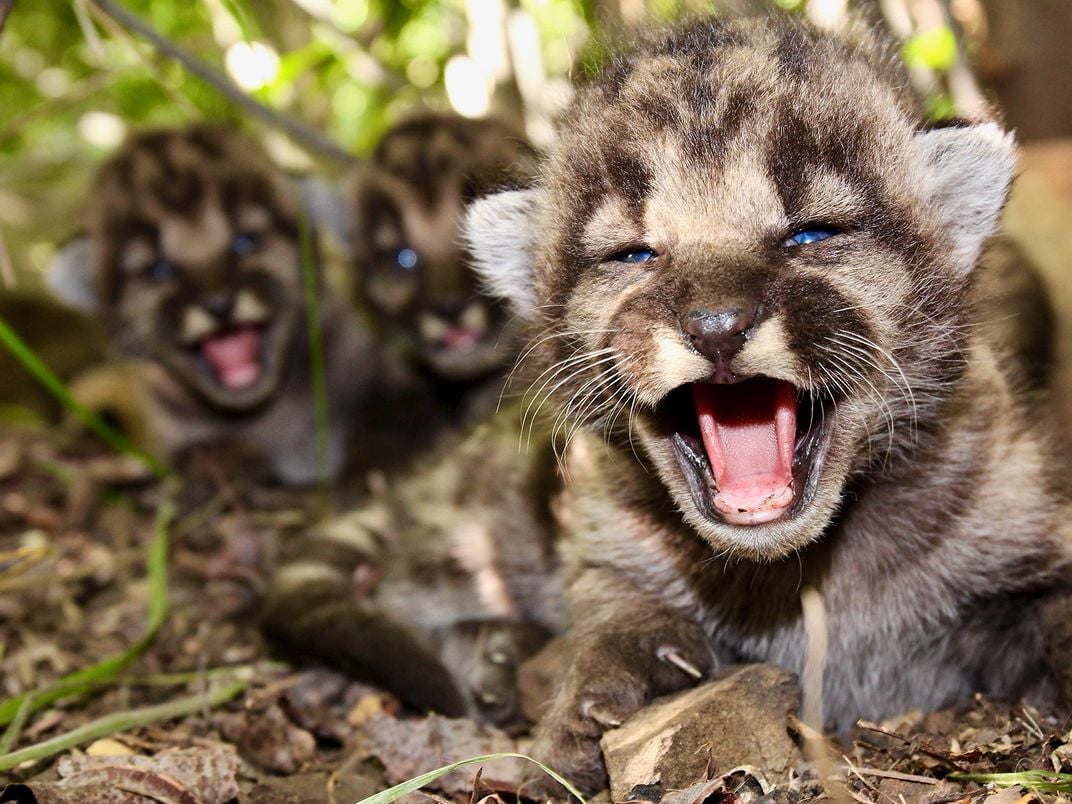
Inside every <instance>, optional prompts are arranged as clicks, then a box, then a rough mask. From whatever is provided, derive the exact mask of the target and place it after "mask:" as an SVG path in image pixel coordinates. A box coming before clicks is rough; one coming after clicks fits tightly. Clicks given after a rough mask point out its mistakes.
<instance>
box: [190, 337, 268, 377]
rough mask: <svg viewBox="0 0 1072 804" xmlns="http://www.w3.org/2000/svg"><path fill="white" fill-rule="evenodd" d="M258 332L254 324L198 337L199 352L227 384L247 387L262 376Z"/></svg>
mask: <svg viewBox="0 0 1072 804" xmlns="http://www.w3.org/2000/svg"><path fill="white" fill-rule="evenodd" d="M260 351H261V336H260V333H259V332H257V330H256V329H255V328H253V327H243V328H242V329H239V330H235V331H234V332H228V333H226V334H224V335H215V336H213V337H211V338H205V340H203V341H201V356H202V357H204V358H205V360H207V361H208V362H209V364H210V365H211V366H212V368H213V369H215V371H216V376H217V377H218V378H219V381H220V383H221V384H222V385H224V386H225V387H227V388H234V389H238V388H246V387H248V386H250V385H253V383H255V382H256V381H257V380H258V379H260V376H261V363H260Z"/></svg>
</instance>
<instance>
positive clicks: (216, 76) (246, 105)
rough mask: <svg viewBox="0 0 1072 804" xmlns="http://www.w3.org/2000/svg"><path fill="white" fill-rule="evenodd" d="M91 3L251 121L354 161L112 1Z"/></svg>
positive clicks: (333, 156)
mask: <svg viewBox="0 0 1072 804" xmlns="http://www.w3.org/2000/svg"><path fill="white" fill-rule="evenodd" d="M91 2H92V3H93V5H95V6H96V7H97V8H99V9H100V10H101V11H102V12H104V13H105V14H107V15H108V16H109V17H111V18H112V19H114V20H115V21H116V22H118V23H119V24H120V25H122V26H123V27H125V28H128V29H130V30H131V31H134V32H135V33H136V34H138V35H139V36H141V37H143V38H145V39H147V40H148V41H149V42H150V43H152V45H153V47H155V48H156V49H157V50H159V51H160V52H161V53H163V54H164V55H166V56H169V57H171V58H173V59H175V60H176V61H177V62H179V63H180V64H181V65H182V66H183V67H185V68H186V69H187V70H189V71H190V72H191V73H192V74H193V75H196V76H197V77H198V78H200V79H201V80H202V81H204V82H205V83H206V84H208V85H210V86H211V87H213V88H214V89H216V90H217V91H218V92H220V93H222V94H223V95H226V96H227V97H228V98H230V99H231V100H232V101H234V102H235V103H236V104H238V105H239V106H241V107H242V108H243V109H245V110H246V111H247V112H249V113H250V114H252V115H253V116H254V117H257V118H260V119H261V120H262V121H264V122H265V123H267V124H268V125H270V126H273V127H275V128H278V129H280V130H281V131H283V132H285V133H286V135H287V136H288V137H290V138H291V139H293V140H294V141H295V142H296V143H298V144H300V145H301V146H302V147H303V148H306V149H308V150H310V151H314V152H316V153H319V154H322V155H323V156H326V157H328V158H330V159H334V160H336V161H338V162H342V163H344V164H350V163H352V162H354V161H355V159H354V156H353V155H352V154H350V153H347V152H346V151H344V150H343V149H342V148H340V147H339V146H338V145H336V144H335V143H333V142H331V141H330V140H329V139H328V138H327V137H325V136H324V135H322V134H321V133H320V132H318V131H316V130H315V129H313V128H312V127H310V126H307V125H306V124H305V123H302V122H301V121H299V120H295V119H293V118H291V117H287V116H286V115H283V114H281V113H280V112H278V111H276V110H275V109H271V108H269V107H267V106H265V105H264V104H263V103H260V102H259V101H256V100H254V99H253V98H251V97H250V96H249V95H247V94H246V93H245V92H243V91H242V90H241V89H239V88H238V86H237V85H236V84H235V83H234V82H232V81H231V80H230V79H229V78H228V77H227V76H226V75H224V74H223V73H221V72H219V71H218V70H215V69H213V68H212V67H209V66H208V65H207V64H204V63H203V62H201V61H200V60H198V59H196V58H194V57H193V56H191V55H190V54H189V53H187V52H186V51H185V50H183V49H182V48H180V47H179V46H178V45H176V44H175V43H174V42H172V41H171V40H170V39H167V38H166V37H164V36H162V35H161V34H160V33H158V32H157V31H156V30H155V29H154V28H152V27H151V26H149V25H147V24H146V23H145V22H143V21H142V20H141V19H139V18H138V17H136V16H135V15H133V14H131V13H130V12H129V11H127V10H126V9H125V8H123V7H122V6H120V5H119V4H118V3H114V2H112V0H91Z"/></svg>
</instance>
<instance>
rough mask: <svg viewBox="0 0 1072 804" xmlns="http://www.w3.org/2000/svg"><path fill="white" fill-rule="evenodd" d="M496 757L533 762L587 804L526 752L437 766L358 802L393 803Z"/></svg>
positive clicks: (365, 803)
mask: <svg viewBox="0 0 1072 804" xmlns="http://www.w3.org/2000/svg"><path fill="white" fill-rule="evenodd" d="M494 759H523V760H525V761H526V762H531V763H532V764H533V765H536V766H538V767H539V768H540V770H542V771H543V772H544V773H546V774H547V775H548V776H550V777H551V778H552V779H554V780H555V781H556V782H558V783H559V784H560V785H562V786H563V787H564V788H566V789H567V790H568V791H569V792H570V794H571V795H572V796H574V797H575V798H576V799H577V800H578V801H579V802H580V804H587V803H586V802H585V799H584V796H582V795H581V794H580V793H579V792H578V791H577V788H575V787H574V786H573V785H571V784H570V783H569V782H567V781H566V780H565V779H563V778H562V777H561V776H559V775H558V774H557V773H555V772H554V771H553V770H551V769H550V768H549V767H547V766H546V765H544V764H543V763H542V762H538V761H537V760H535V759H533V758H532V757H529V756H525V755H524V754H509V753H506V754H485V755H484V756H479V757H470V758H469V759H462V760H459V761H458V762H452V763H451V764H450V765H444V766H443V767H442V768H436V769H435V770H432V771H428V773H422V774H421V775H420V776H415V777H414V778H412V779H410V780H408V781H405V782H402V783H401V784H396V785H395V786H394V787H390V788H388V789H387V790H384V791H383V792H381V793H377V794H376V795H374V796H369V797H368V798H364V799H361V801H359V802H357V804H392V802H394V801H398V799H400V798H402V796H406V795H409V794H410V793H413V792H416V791H417V790H420V789H421V788H422V787H424V786H425V785H426V784H429V783H431V782H434V781H435V780H436V779H438V778H439V777H441V776H446V775H447V774H448V773H450V772H451V771H456V770H458V769H459V768H465V767H468V766H469V765H480V764H482V763H484V762H490V761H492V760H494Z"/></svg>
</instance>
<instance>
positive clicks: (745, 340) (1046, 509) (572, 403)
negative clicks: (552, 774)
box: [468, 18, 1072, 789]
mask: <svg viewBox="0 0 1072 804" xmlns="http://www.w3.org/2000/svg"><path fill="white" fill-rule="evenodd" d="M1014 161H1015V145H1014V143H1013V141H1012V138H1011V136H1010V135H1008V134H1006V133H1005V132H1003V131H1002V130H1001V128H1000V127H999V126H998V125H997V124H995V123H994V122H990V121H985V120H983V121H975V122H962V123H957V124H954V125H951V126H947V127H944V128H932V127H929V126H928V125H927V124H926V123H925V121H924V120H923V119H921V117H920V116H919V114H918V113H917V111H916V109H915V105H914V103H913V101H912V98H911V95H910V93H909V92H908V90H907V89H906V87H905V86H904V85H903V83H902V82H901V81H900V78H899V77H898V74H897V72H896V71H895V70H892V69H890V60H889V59H888V58H887V57H886V56H885V55H884V51H883V50H882V48H880V47H876V46H874V45H871V44H868V43H863V42H860V41H853V40H851V39H846V38H832V37H830V36H828V35H826V34H823V33H820V32H818V31H816V30H814V29H812V28H809V27H807V26H805V25H803V24H800V23H796V22H792V21H786V20H781V19H777V18H775V19H767V20H725V19H701V20H696V21H693V22H691V23H689V24H685V25H683V26H681V27H679V28H677V29H674V30H672V31H670V32H663V33H659V34H657V35H653V36H652V37H651V38H650V39H649V40H647V41H646V42H643V43H641V44H640V45H639V46H638V47H637V48H636V49H634V50H633V51H632V52H631V53H629V54H627V55H626V56H624V57H622V58H620V59H618V60H616V61H615V62H614V63H613V64H612V65H611V66H610V67H609V68H608V69H607V70H606V72H605V73H604V74H603V75H602V77H600V78H599V79H597V80H595V81H594V82H592V83H591V84H590V85H587V86H583V87H580V88H579V91H578V97H577V99H576V101H575V102H574V104H573V106H572V109H571V111H570V112H569V114H568V115H567V118H566V120H565V122H564V125H563V129H562V133H561V138H560V140H559V142H558V144H557V146H556V147H555V149H554V151H553V153H552V154H551V156H550V158H549V160H548V162H547V164H546V166H545V168H544V170H543V172H542V174H541V176H540V178H539V181H537V182H536V183H535V184H534V185H533V186H532V187H530V188H528V189H525V190H519V191H514V192H512V193H507V194H503V195H498V196H491V197H489V198H487V199H484V200H482V201H480V202H478V203H477V204H476V205H475V206H474V208H473V210H472V212H471V213H470V215H469V218H468V237H469V242H470V247H471V248H472V250H473V251H474V253H475V255H476V258H477V260H478V263H479V266H480V270H481V271H482V272H483V273H484V274H485V275H486V277H487V281H488V283H489V285H490V286H491V287H494V288H497V289H499V290H500V291H504V292H506V293H507V294H508V295H509V297H510V299H511V301H512V304H513V306H514V308H515V310H517V311H518V312H519V313H520V314H522V315H524V316H526V317H527V319H528V322H529V325H530V328H531V332H532V333H533V347H532V352H531V356H530V358H529V360H530V361H532V362H534V363H535V364H536V365H537V368H538V369H539V370H542V371H543V372H544V374H543V375H542V376H543V377H544V380H543V381H542V385H540V386H539V388H538V390H540V391H542V392H543V393H545V394H549V395H550V396H551V397H552V398H553V404H554V405H555V406H556V407H557V409H558V412H559V415H560V416H561V417H562V419H563V420H564V421H566V422H568V425H567V427H568V428H569V429H570V431H571V432H572V431H578V435H577V438H576V441H575V444H577V445H579V446H581V447H584V452H585V454H586V455H587V458H586V459H585V460H584V461H581V462H576V461H572V459H570V458H569V457H568V456H567V469H568V471H569V475H570V476H571V478H572V479H573V480H574V482H575V484H576V493H575V497H576V508H575V510H574V511H573V520H574V524H573V526H572V527H571V529H570V537H571V541H572V543H573V544H574V545H575V547H576V549H577V550H578V552H579V554H580V555H581V556H582V558H583V560H582V561H581V562H580V564H579V566H578V568H577V570H576V572H574V573H573V574H572V577H571V579H570V587H569V598H570V610H571V612H572V623H571V632H570V636H569V639H570V640H571V646H570V650H569V651H568V653H569V655H571V656H572V657H574V658H573V661H572V666H571V668H570V669H569V671H568V672H567V674H566V676H565V680H564V681H563V684H562V688H561V690H560V692H559V695H558V696H557V697H556V698H555V701H554V703H553V705H552V707H551V709H550V711H549V712H548V714H547V716H546V718H545V719H544V721H543V723H542V724H541V727H540V731H539V738H538V740H537V743H536V747H535V749H534V751H535V753H536V754H537V755H538V756H539V757H540V758H541V759H543V760H545V761H547V762H548V763H549V764H550V765H551V766H552V767H554V768H556V769H557V770H558V771H559V772H561V773H563V774H565V775H566V776H568V777H570V778H572V779H574V780H576V781H578V782H580V783H581V784H582V785H583V786H584V787H586V788H589V789H597V788H598V787H599V786H600V785H601V784H602V783H603V782H605V772H604V770H603V767H602V762H601V760H600V756H599V748H598V740H599V735H600V734H601V732H602V731H603V730H604V729H605V728H607V727H608V726H611V725H613V724H615V723H617V722H620V721H621V720H623V719H624V718H625V717H627V716H628V715H630V714H632V713H633V712H634V711H636V710H637V709H638V708H640V707H641V706H642V705H643V704H644V703H645V701H647V700H649V699H650V698H651V697H653V696H655V695H659V694H665V693H668V692H671V691H674V690H676V689H680V688H682V687H684V686H686V685H687V684H689V683H691V682H692V681H693V677H692V675H691V673H692V671H697V672H698V673H699V674H701V675H709V674H710V673H712V672H714V671H715V670H716V669H717V668H718V667H720V666H723V665H725V664H726V663H729V662H736V661H771V662H775V663H778V664H781V665H783V666H785V667H788V668H790V669H793V670H796V671H800V670H801V668H802V666H803V661H804V654H805V649H806V645H805V636H804V631H803V625H802V621H801V609H800V592H801V590H802V589H803V588H804V587H806V586H811V587H813V588H815V589H816V590H818V592H819V593H820V595H821V596H822V598H823V600H824V603H825V607H826V619H827V625H828V628H829V649H828V654H827V664H826V670H825V674H824V677H823V693H824V704H825V712H824V714H825V717H826V718H827V720H828V725H830V726H833V727H835V728H839V729H840V728H845V727H847V726H849V725H851V724H852V723H853V722H854V720H855V719H856V718H859V717H867V718H880V717H884V716H887V715H892V714H894V713H897V712H901V711H905V710H908V709H911V708H914V707H920V708H923V709H933V708H937V707H940V706H943V705H945V704H948V703H950V702H951V701H954V700H957V699H959V698H963V697H964V696H966V695H968V694H970V693H971V692H973V691H976V690H980V691H984V692H987V693H990V694H994V695H1003V696H1012V697H1016V696H1020V695H1030V696H1033V697H1034V698H1035V699H1037V700H1039V701H1051V700H1052V698H1051V695H1052V693H1053V690H1054V686H1053V676H1052V673H1051V670H1050V668H1049V667H1048V666H1047V665H1046V662H1045V659H1044V651H1043V643H1044V641H1045V640H1044V633H1043V631H1042V627H1041V624H1040V618H1039V614H1038V612H1039V606H1040V601H1041V600H1043V599H1044V598H1045V597H1046V596H1047V595H1049V594H1050V593H1051V591H1052V590H1053V589H1054V588H1056V587H1058V586H1061V585H1064V584H1067V583H1068V581H1069V579H1070V577H1072V576H1070V561H1072V539H1070V534H1069V526H1068V521H1069V517H1068V513H1069V510H1068V506H1067V497H1066V493H1065V491H1064V489H1063V488H1062V485H1063V484H1062V483H1061V482H1059V479H1058V478H1057V477H1056V476H1055V473H1054V466H1055V461H1054V460H1053V456H1052V453H1051V451H1050V447H1049V440H1050V433H1049V432H1048V431H1047V430H1046V426H1045V422H1044V421H1041V420H1042V419H1044V417H1042V416H1034V417H1029V416H1028V415H1027V412H1026V411H1025V410H1024V408H1023V407H1022V397H1020V396H1018V395H1017V394H1016V393H1014V389H1013V386H1012V385H1011V383H1010V380H1009V376H1008V373H1007V371H1006V368H1005V363H1003V361H1002V360H1001V359H999V357H998V356H997V355H996V353H995V349H994V345H993V343H992V342H991V340H989V336H988V335H987V331H986V330H985V329H980V328H979V327H978V323H979V320H980V318H979V317H980V313H979V312H978V309H979V306H978V305H977V304H976V303H975V300H976V293H977V288H976V276H977V272H976V265H977V262H978V260H979V256H980V252H981V251H982V249H983V247H984V244H985V242H986V240H987V238H988V237H989V236H990V235H991V233H992V232H993V230H994V228H995V225H996V221H997V218H998V215H999V213H1000V211H1001V208H1002V206H1003V204H1004V202H1005V198H1006V193H1007V189H1008V186H1009V183H1010V181H1011V179H1012V171H1013V165H1014ZM816 227H821V228H823V229H824V230H827V231H831V232H833V236H831V237H829V238H827V239H824V240H821V241H820V242H815V243H812V244H810V245H807V246H800V247H797V248H791V247H788V246H787V245H786V243H787V239H788V238H790V237H791V236H792V235H793V234H794V233H795V232H799V231H803V230H808V229H814V228H816ZM638 250H641V251H643V250H649V251H650V252H652V253H653V255H654V257H653V259H650V260H647V261H629V260H623V259H622V258H621V255H623V254H626V253H635V252H637V251H638ZM737 310H747V311H750V313H749V314H750V315H752V314H754V316H755V318H754V320H753V321H752V323H751V324H750V325H749V326H748V329H747V330H742V331H741V332H738V333H735V337H738V338H739V340H740V341H741V342H742V343H741V344H740V348H739V351H734V352H732V354H730V356H728V357H722V356H721V353H719V355H717V356H712V354H705V353H704V352H702V351H701V350H700V349H699V348H698V347H697V346H696V343H697V341H696V340H695V339H694V338H690V336H689V335H688V333H687V331H686V325H687V322H688V321H690V320H691V319H692V317H693V316H694V315H695V314H696V313H698V312H700V313H704V314H705V315H706V314H707V312H708V311H737ZM983 314H985V310H984V312H983ZM756 377H767V378H774V379H776V380H780V381H784V382H787V383H790V384H791V385H792V386H793V387H795V388H796V391H797V394H798V399H799V400H801V402H802V403H803V404H804V407H803V408H801V410H800V411H799V412H798V428H799V429H798V432H799V433H801V435H800V436H799V437H798V442H797V444H796V445H795V447H794V450H795V451H794V463H793V467H794V469H793V471H794V474H793V477H792V484H793V485H792V494H793V500H794V502H793V505H792V506H791V507H789V508H788V509H786V510H785V511H784V512H783V513H782V514H781V515H779V516H778V517H777V518H775V519H773V520H771V521H767V522H765V523H761V524H741V523H740V522H738V521H736V520H734V518H733V517H729V516H728V515H727V514H724V513H722V511H721V509H717V508H715V507H714V506H713V505H712V504H711V500H712V496H711V495H712V494H716V493H717V492H718V489H717V488H716V489H714V490H713V491H712V490H711V489H710V488H709V486H710V481H709V480H708V481H706V485H705V479H704V476H703V474H702V471H701V470H698V469H696V468H695V466H694V465H693V463H692V462H690V458H689V456H688V454H686V453H684V452H683V451H682V449H681V448H680V446H679V445H680V444H681V443H684V441H683V436H681V434H682V432H683V429H682V428H683V427H684V426H685V425H682V424H681V421H682V419H681V418H680V417H681V416H682V415H684V417H685V418H686V419H687V418H688V417H689V416H693V417H695V413H694V412H693V411H692V408H691V403H690V400H689V397H688V393H687V391H688V389H689V388H690V387H691V385H692V384H694V383H720V384H723V387H725V388H730V386H727V385H725V384H726V383H737V382H745V381H749V380H750V379H751V378H756ZM766 382H769V381H766ZM683 390H684V391H685V392H686V395H685V397H684V398H682V391H683ZM731 390H732V388H731ZM692 421H693V422H695V418H693V420H692ZM815 428H818V429H817V430H816V429H815ZM599 440H602V441H603V442H604V443H603V445H601V446H597V445H596V444H595V443H593V442H598V441H599ZM802 445H803V446H802ZM703 460H706V459H705V458H696V459H695V461H703ZM1012 644H1015V645H1016V646H1017V648H1016V650H1014V651H1000V652H997V651H995V650H994V646H995V645H1012ZM682 668H687V669H688V670H689V672H684V671H683V670H682Z"/></svg>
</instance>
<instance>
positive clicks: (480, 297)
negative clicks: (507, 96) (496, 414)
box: [349, 114, 535, 424]
mask: <svg viewBox="0 0 1072 804" xmlns="http://www.w3.org/2000/svg"><path fill="white" fill-rule="evenodd" d="M534 164H535V152H534V151H533V149H532V148H531V147H530V146H529V145H528V143H527V142H526V141H525V140H524V138H523V137H522V136H521V135H520V134H518V133H517V132H516V131H514V130H513V129H512V128H511V127H510V126H507V125H506V124H504V123H501V122H498V121H494V120H468V119H466V118H463V117H459V116H456V115H441V114H424V115H420V116H416V117H413V118H411V119H409V120H406V121H404V122H402V123H400V124H398V125H397V126H395V127H394V128H392V129H391V130H390V131H388V132H387V134H386V135H384V137H383V139H382V140H381V141H380V143H379V144H378V145H377V146H376V149H375V151H374V152H373V153H372V155H371V156H370V157H369V158H368V160H367V161H366V162H365V163H363V164H362V165H361V167H360V168H359V169H358V172H357V174H356V176H355V177H354V181H353V189H352V195H351V201H350V206H351V209H352V212H351V216H352V223H351V226H350V232H349V240H350V242H351V248H352V250H353V255H354V263H355V267H356V269H357V273H356V283H355V292H356V295H357V301H358V303H359V304H361V305H362V306H365V307H367V308H368V309H369V310H370V311H371V312H372V313H373V315H374V317H375V319H376V320H377V322H378V323H379V324H380V325H381V326H382V327H383V328H384V330H385V332H386V333H387V334H388V335H389V336H391V337H393V338H396V339H398V340H400V341H401V342H402V344H403V346H404V348H405V350H406V352H407V353H408V355H409V357H410V358H411V360H412V361H413V362H414V363H415V364H416V365H418V366H420V367H421V368H422V369H423V371H424V372H425V373H426V375H427V376H428V378H429V380H430V383H431V385H432V386H433V392H434V393H435V394H436V395H437V396H438V398H439V400H440V402H441V404H442V405H443V406H444V407H445V408H446V409H447V410H448V412H449V414H450V415H451V416H452V417H453V418H454V419H455V420H456V421H457V422H459V423H463V424H464V423H473V422H477V421H480V420H481V419H483V418H484V416H485V415H486V414H487V413H489V412H490V410H491V409H492V407H493V406H494V403H495V400H496V399H497V397H498V392H499V390H500V388H501V381H502V377H503V374H504V373H505V372H504V370H505V369H506V368H507V367H508V366H509V363H510V361H511V360H512V359H513V357H514V355H515V353H516V352H515V344H514V340H515V338H514V337H512V335H511V331H508V328H507V326H506V325H507V322H508V316H507V315H506V310H505V307H504V306H503V305H502V303H501V302H499V301H498V300H495V299H492V298H489V297H488V296H486V295H484V294H482V293H481V292H480V287H479V283H478V281H477V279H476V277H475V275H474V273H473V270H472V266H471V261H470V257H469V254H468V252H467V250H466V249H465V247H464V244H463V241H462V237H461V232H460V227H461V221H462V214H463V211H464V208H465V205H466V204H467V203H469V202H470V201H472V200H473V198H475V197H476V196H478V195H484V194H486V193H489V192H491V191H492V190H494V189H498V188H500V187H502V186H504V185H506V184H509V183H511V182H514V183H516V182H517V181H518V180H521V179H529V178H531V176H532V172H533V169H534ZM514 329H515V330H516V328H514Z"/></svg>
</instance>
